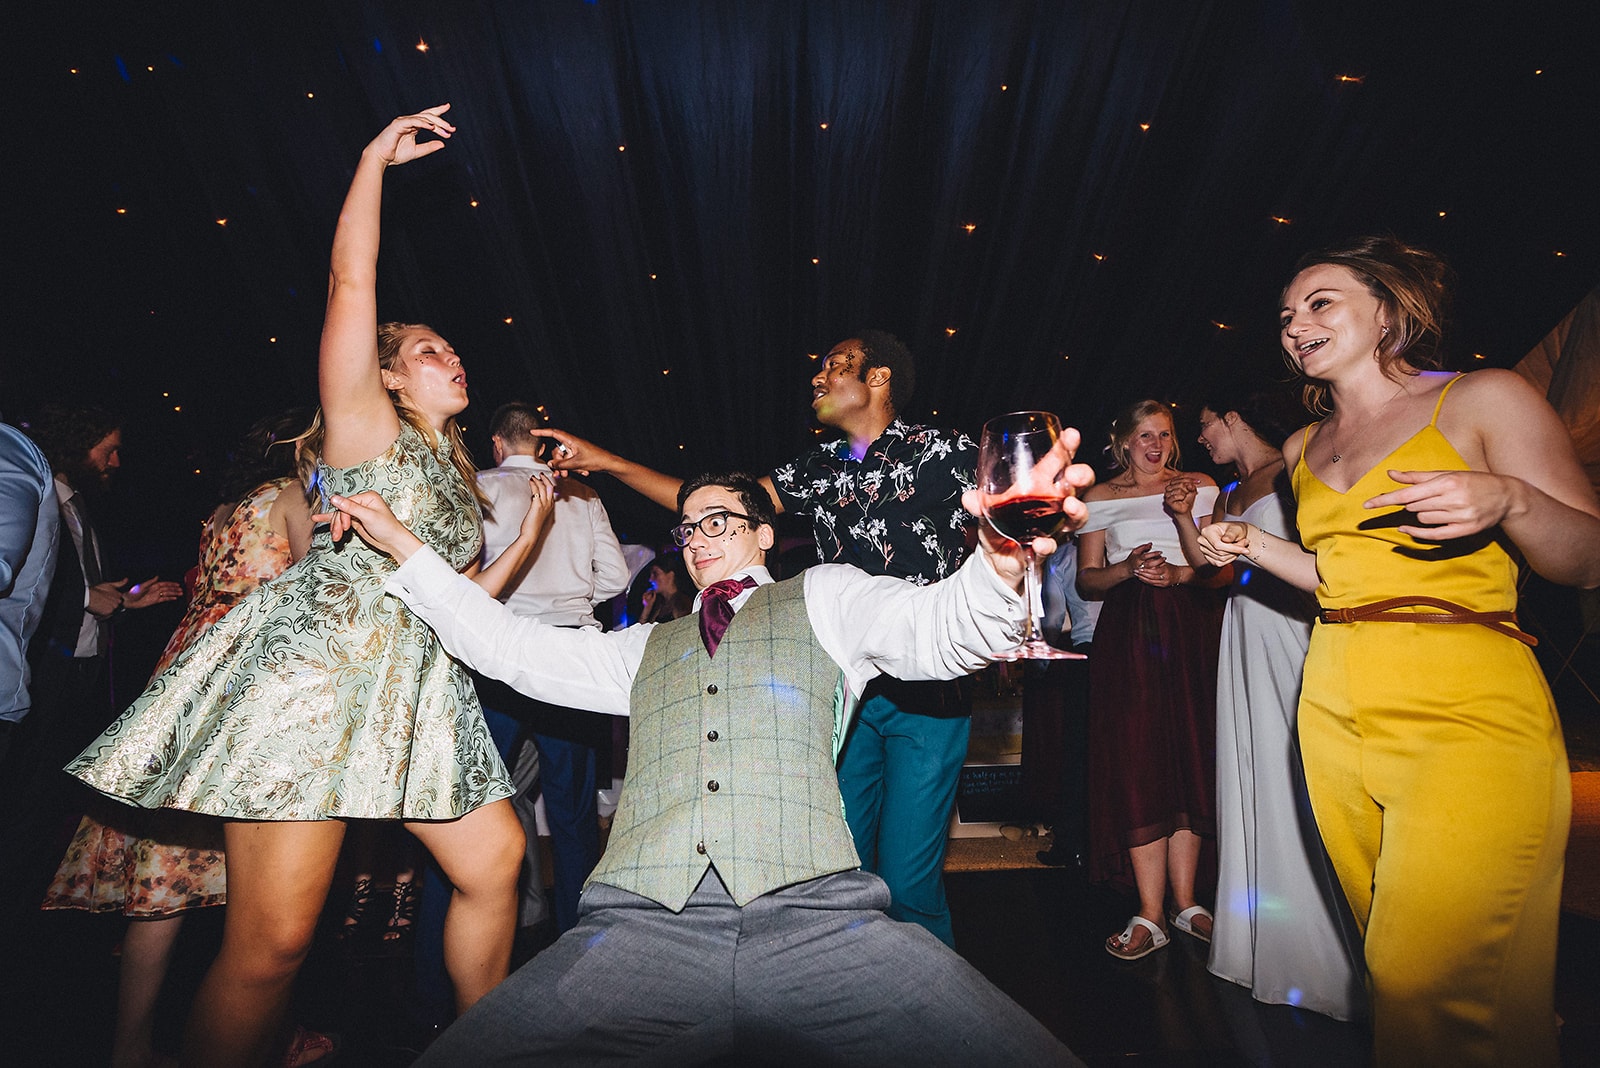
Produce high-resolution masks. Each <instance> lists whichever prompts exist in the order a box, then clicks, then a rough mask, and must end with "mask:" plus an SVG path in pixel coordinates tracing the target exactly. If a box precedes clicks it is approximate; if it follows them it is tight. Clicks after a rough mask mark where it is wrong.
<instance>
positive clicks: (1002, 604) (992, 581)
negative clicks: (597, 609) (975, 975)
mask: <svg viewBox="0 0 1600 1068" xmlns="http://www.w3.org/2000/svg"><path fill="white" fill-rule="evenodd" d="M740 575H749V577H751V578H753V579H755V580H756V582H757V583H758V584H760V585H765V584H767V583H769V582H771V581H772V576H771V575H770V574H768V573H767V569H766V568H764V567H755V568H751V569H749V570H748V571H744V572H740V573H739V574H738V575H733V576H730V577H732V578H738V577H740ZM803 581H804V582H805V593H806V614H807V616H808V617H809V618H810V620H811V627H812V629H813V631H815V633H816V636H817V641H818V642H819V643H820V644H821V645H822V648H823V649H825V650H826V651H827V653H828V655H829V656H830V657H832V658H833V661H834V663H836V664H838V665H839V668H840V670H841V671H843V672H844V677H845V682H846V685H847V686H848V687H849V692H850V695H851V698H852V701H853V700H854V699H855V698H859V696H860V695H861V691H862V690H863V689H865V688H866V685H867V683H868V682H870V681H872V679H874V678H875V677H877V676H878V675H879V674H890V675H893V676H894V677H895V678H899V679H953V678H956V677H958V676H961V675H967V674H970V673H972V672H974V671H977V670H978V669H979V668H981V667H983V666H985V665H986V664H988V663H989V662H990V661H991V660H993V659H994V658H995V657H996V656H997V655H999V654H1000V653H1002V652H1005V651H1006V650H1008V649H1012V648H1014V647H1015V646H1016V645H1017V643H1018V642H1020V641H1021V640H1022V615H1023V612H1022V598H1021V596H1019V595H1018V594H1017V593H1016V592H1015V591H1014V590H1012V589H1011V588H1010V587H1009V586H1007V585H1006V584H1005V583H1004V582H1002V581H1001V580H1000V577H999V576H998V575H996V574H995V571H994V568H993V567H992V566H990V564H989V562H988V558H987V557H985V556H984V554H982V553H974V554H973V555H972V556H971V558H969V559H968V560H967V562H966V563H964V564H962V565H961V569H960V570H959V571H957V572H956V573H955V574H954V575H952V576H950V577H949V578H947V579H945V580H944V581H942V582H935V583H933V584H932V585H929V586H917V585H914V584H912V583H909V582H906V581H905V580H903V579H897V578H889V577H888V576H885V575H876V576H874V575H868V574H867V573H866V572H864V571H861V570H860V569H858V568H854V567H850V566H849V565H846V564H817V565H816V566H814V567H810V568H807V569H806V571H805V573H804V575H803ZM385 589H387V591H388V592H389V593H392V594H394V595H395V596H397V597H399V598H401V599H402V600H404V601H405V602H406V604H407V605H409V606H410V607H411V609H412V610H413V611H414V612H416V613H417V615H419V616H421V617H422V619H424V620H425V621H426V622H427V623H428V625H429V626H431V627H432V628H433V629H434V632H435V633H436V634H437V635H438V636H439V641H440V642H441V643H443V645H444V647H445V649H447V650H448V651H449V652H450V654H451V655H452V656H454V657H456V658H457V659H459V660H460V661H462V663H464V664H466V665H467V666H468V667H469V668H471V669H473V670H474V671H477V672H480V673H481V674H484V675H488V676H490V677H491V678H496V679H500V680H501V681H503V682H506V683H508V684H509V685H511V686H512V687H513V688H515V689H516V690H518V691H520V692H521V693H523V694H526V695H527V696H529V697H532V698H535V699H537V700H540V701H545V702H548V703H549V704H554V705H566V706H567V707H569V708H589V709H593V710H594V711H596V712H608V713H610V714H612V715H616V716H625V715H627V714H628V696H629V693H630V691H632V689H633V677H634V675H635V674H637V672H638V670H639V663H640V661H641V660H642V659H643V658H644V646H645V641H646V640H647V639H648V638H649V637H650V631H651V630H653V629H654V628H655V627H657V626H660V624H656V623H644V624H640V625H638V626H634V627H627V628H624V629H623V630H616V631H609V632H605V631H599V630H594V629H589V628H586V629H584V630H561V629H559V628H555V627H550V626H547V625H545V624H543V623H539V622H537V621H535V620H532V619H528V618H526V617H521V616H517V615H515V614H514V613H512V612H511V611H510V610H509V609H508V608H507V607H506V606H505V605H503V604H501V603H500V602H498V601H496V600H495V599H494V598H492V597H490V596H489V595H488V594H487V593H485V592H484V591H483V589H482V588H481V587H480V586H479V585H478V584H477V583H475V582H473V581H472V580H471V579H469V578H467V577H466V576H465V575H460V574H457V573H456V572H455V571H453V570H452V569H451V567H450V565H449V564H447V563H445V561H444V560H443V559H441V558H440V557H439V554H438V553H436V552H434V551H433V550H432V549H428V548H423V549H419V550H418V551H417V552H416V553H415V554H414V555H413V556H412V557H411V559H409V560H407V561H406V562H405V563H404V564H403V565H401V567H400V568H399V570H397V571H396V572H395V573H394V574H393V575H392V576H391V577H390V578H389V581H388V584H387V585H386V587H385ZM749 599H750V591H749V590H746V591H744V592H743V593H741V594H740V595H739V596H738V597H735V598H734V599H733V602H732V603H733V607H734V610H735V611H738V610H739V609H740V608H742V607H743V606H744V604H745V602H746V601H748V600H749ZM695 607H696V609H697V610H698V608H699V601H698V600H696V602H695Z"/></svg>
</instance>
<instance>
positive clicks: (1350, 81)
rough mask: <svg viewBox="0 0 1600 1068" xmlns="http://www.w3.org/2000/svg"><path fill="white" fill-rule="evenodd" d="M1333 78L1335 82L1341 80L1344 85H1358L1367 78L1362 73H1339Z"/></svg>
mask: <svg viewBox="0 0 1600 1068" xmlns="http://www.w3.org/2000/svg"><path fill="white" fill-rule="evenodd" d="M1333 80H1334V81H1336V82H1343V83H1344V84H1346V85H1360V84H1361V83H1362V82H1364V81H1366V80H1367V78H1366V75H1364V74H1340V75H1338V76H1337V77H1335V78H1334V79H1333Z"/></svg>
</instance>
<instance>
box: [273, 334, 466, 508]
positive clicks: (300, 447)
mask: <svg viewBox="0 0 1600 1068" xmlns="http://www.w3.org/2000/svg"><path fill="white" fill-rule="evenodd" d="M418 330H427V331H429V332H430V333H437V331H435V330H434V329H433V327H431V326H427V325H426V324H423V323H382V324H380V325H379V326H378V367H379V368H380V369H381V370H384V371H391V370H393V369H394V365H395V364H396V363H397V362H398V361H399V359H400V346H401V344H402V343H403V342H404V341H405V339H406V336H407V335H409V334H412V333H414V332H416V331H418ZM388 393H389V401H390V402H391V403H392V404H393V405H394V411H395V414H396V415H398V416H399V417H400V419H401V421H402V422H404V423H405V424H406V425H407V426H409V427H410V428H411V429H413V430H415V431H416V432H417V433H418V434H419V435H420V436H421V437H422V440H423V441H426V442H429V443H432V442H433V441H434V440H435V433H434V429H433V427H431V426H429V425H428V421H427V420H426V419H424V418H423V417H422V416H421V414H420V413H418V412H417V411H416V410H415V409H413V408H410V407H408V406H407V405H405V404H404V403H402V402H401V399H400V394H399V393H398V392H397V391H395V390H392V389H391V390H389V391H388ZM323 432H324V428H323V422H322V409H321V408H318V409H317V414H316V415H315V416H314V417H313V418H312V420H311V426H310V427H309V428H307V430H306V432H305V433H304V434H301V435H300V436H299V437H298V438H295V439H294V441H295V442H296V446H295V447H296V453H295V455H296V458H297V460H298V462H299V465H300V470H301V471H302V472H305V473H306V479H305V481H306V484H307V485H311V484H312V479H311V478H310V475H311V474H312V473H314V472H315V470H316V466H317V460H318V458H319V457H320V456H321V454H322V436H323ZM443 434H444V437H445V440H446V441H448V442H449V443H450V464H451V466H453V467H454V468H455V469H456V471H457V473H459V474H460V475H461V478H462V479H463V480H464V481H465V482H466V484H467V485H468V486H470V487H472V495H473V496H474V497H476V498H477V499H478V503H479V504H480V505H486V504H488V503H489V498H488V497H487V496H485V495H484V492H483V489H482V488H481V487H480V486H479V485H478V468H477V465H476V464H474V463H473V462H472V453H471V451H469V450H468V449H467V442H466V439H465V438H464V437H462V435H461V424H460V423H458V422H457V421H456V417H455V416H453V415H452V416H451V417H450V418H448V419H446V420H445V422H444V431H443Z"/></svg>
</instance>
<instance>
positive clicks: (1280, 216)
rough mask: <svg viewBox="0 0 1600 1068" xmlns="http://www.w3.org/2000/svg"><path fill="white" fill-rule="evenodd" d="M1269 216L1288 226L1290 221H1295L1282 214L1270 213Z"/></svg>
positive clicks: (1276, 221) (1274, 220) (1279, 223)
mask: <svg viewBox="0 0 1600 1068" xmlns="http://www.w3.org/2000/svg"><path fill="white" fill-rule="evenodd" d="M1267 217H1268V218H1269V219H1271V220H1272V221H1273V222H1275V223H1277V224H1278V225H1279V226H1288V225H1289V224H1290V223H1292V222H1294V220H1293V219H1285V218H1284V217H1283V216H1282V215H1269V216H1267Z"/></svg>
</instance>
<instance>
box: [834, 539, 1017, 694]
mask: <svg viewBox="0 0 1600 1068" xmlns="http://www.w3.org/2000/svg"><path fill="white" fill-rule="evenodd" d="M805 582H806V613H807V615H808V616H809V617H810V619H811V626H812V629H813V630H814V631H815V632H816V635H817V640H818V641H819V642H820V643H821V644H822V647H823V649H825V650H827V652H828V655H829V656H831V657H832V658H833V659H834V662H835V663H837V664H838V665H839V666H840V667H841V668H842V669H843V670H844V673H845V679H846V681H847V682H848V683H849V685H850V690H851V692H852V693H853V694H855V695H857V696H859V695H860V694H861V692H862V690H863V689H865V687H866V684H867V683H868V682H870V681H871V680H872V679H873V678H874V677H876V676H877V675H880V674H884V675H893V676H894V677H895V678H897V679H906V680H908V681H909V680H917V679H953V678H957V677H959V676H961V675H968V674H971V673H972V672H974V671H977V670H978V669H980V668H982V667H983V666H984V665H986V664H989V663H991V662H992V661H994V660H995V659H996V658H997V657H998V656H999V654H1001V653H1003V652H1005V651H1007V650H1009V649H1012V648H1014V647H1015V646H1016V645H1017V644H1018V643H1019V642H1021V641H1022V632H1023V622H1024V618H1023V617H1024V613H1023V607H1022V597H1021V596H1020V595H1019V594H1018V593H1017V592H1016V591H1015V590H1013V589H1011V587H1010V586H1008V585H1006V583H1005V582H1003V581H1002V580H1001V578H1000V576H999V575H997V574H996V573H995V570H994V568H993V566H992V565H990V563H989V560H988V558H987V557H986V556H985V555H984V554H983V553H974V554H972V556H971V557H970V558H969V559H968V560H967V562H966V563H964V564H962V565H961V568H960V570H958V571H957V572H956V573H955V574H954V575H951V576H950V577H949V578H947V579H944V580H943V581H940V582H935V583H933V584H932V585H928V586H918V585H915V584H913V583H910V582H906V581H904V580H903V579H896V578H889V577H886V576H871V575H867V574H865V573H863V572H862V571H860V570H858V569H856V568H853V567H849V566H846V565H843V564H818V565H816V566H815V567H811V568H808V569H807V570H806V572H805Z"/></svg>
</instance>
